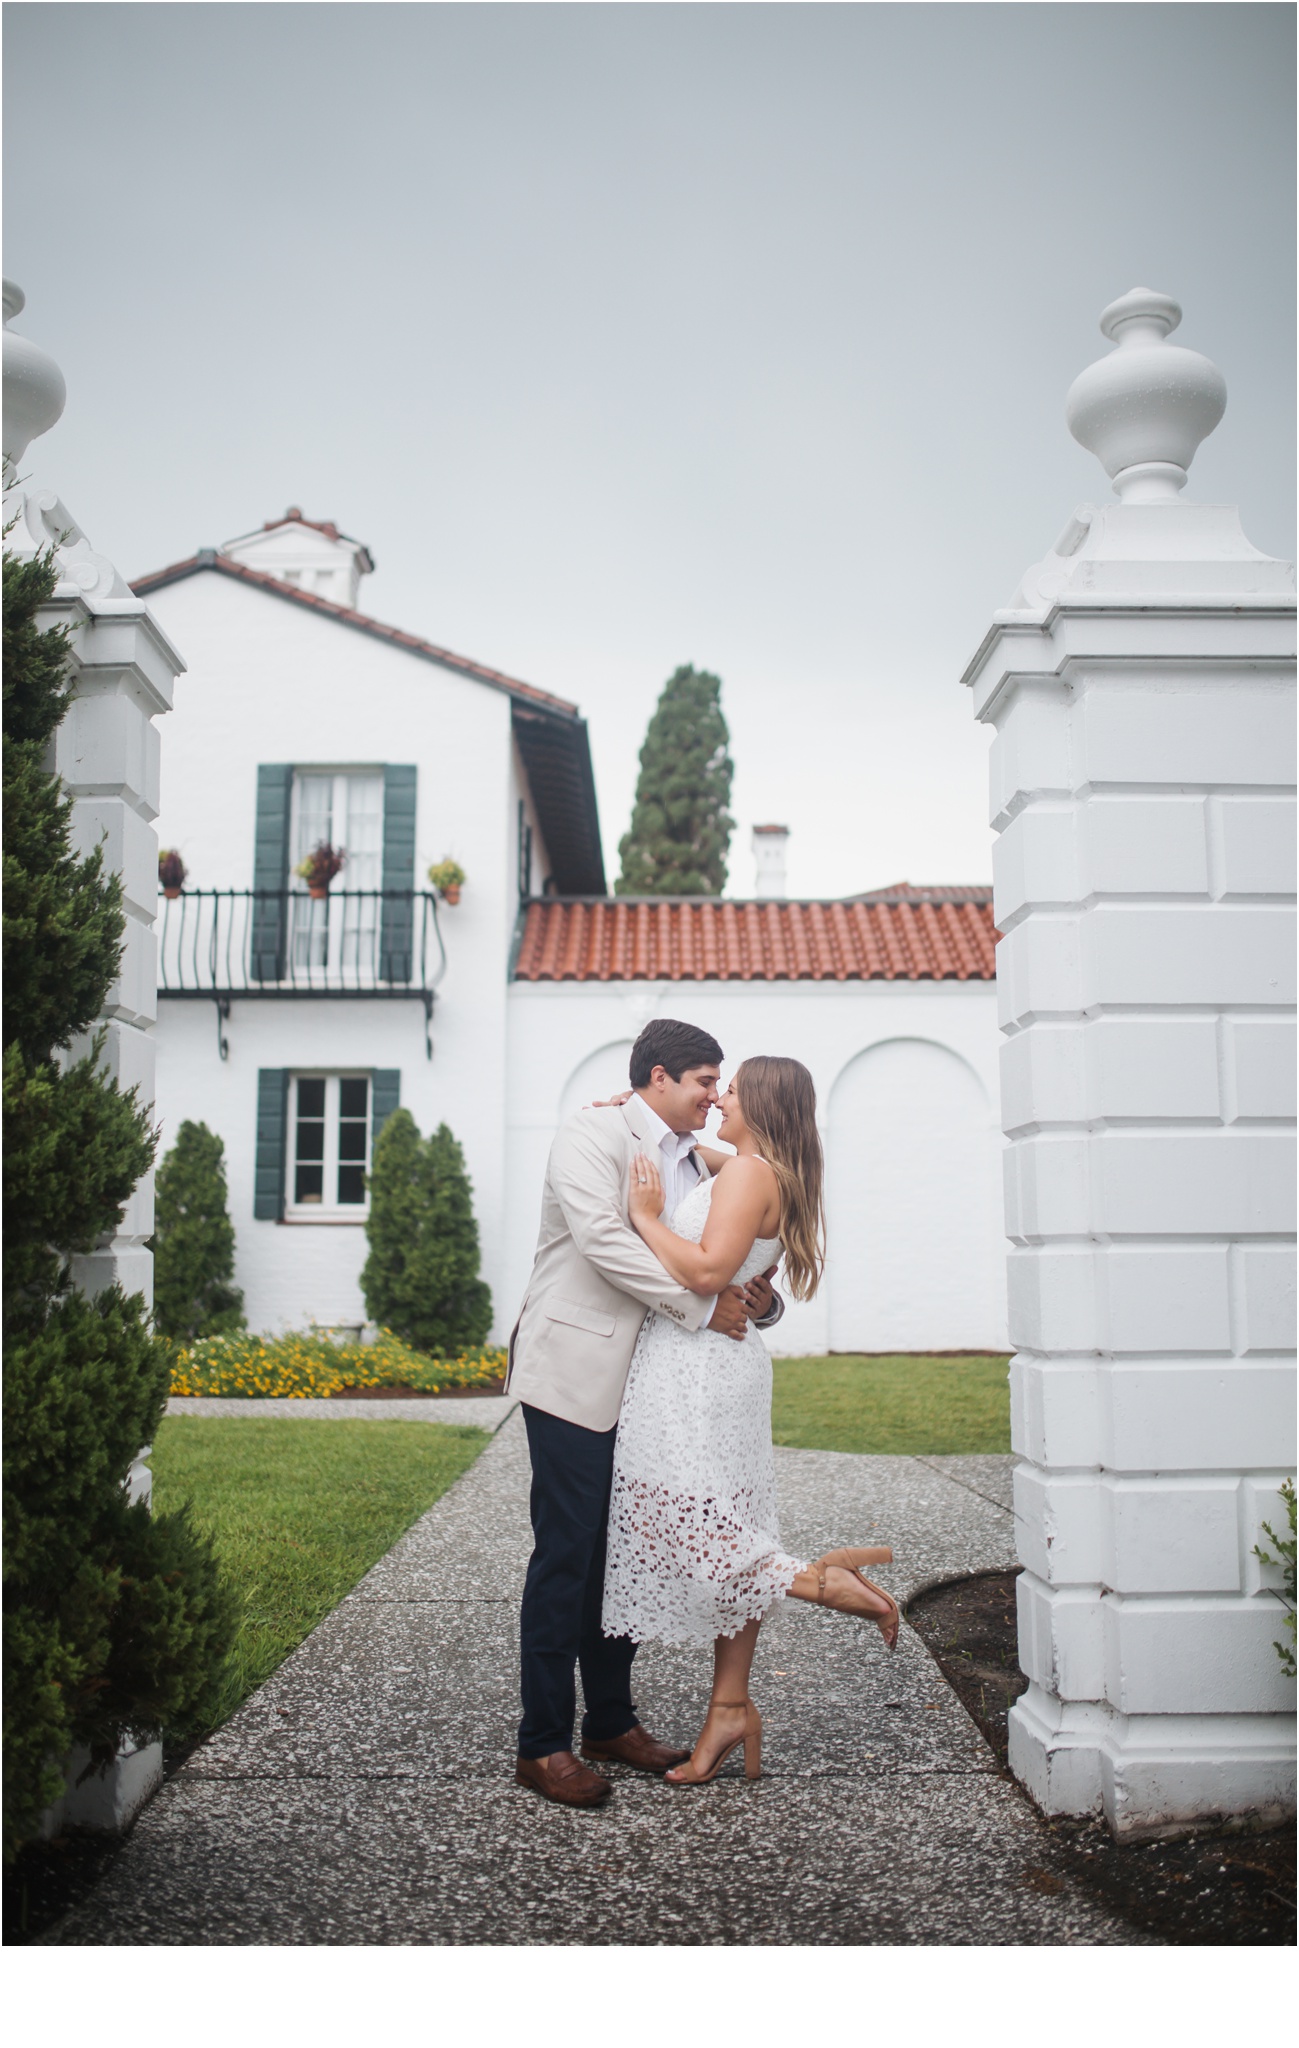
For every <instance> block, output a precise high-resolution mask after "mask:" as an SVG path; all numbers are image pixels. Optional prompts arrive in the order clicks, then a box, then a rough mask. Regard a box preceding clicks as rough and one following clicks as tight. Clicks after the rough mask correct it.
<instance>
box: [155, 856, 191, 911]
mask: <svg viewBox="0 0 1299 2048" xmlns="http://www.w3.org/2000/svg"><path fill="white" fill-rule="evenodd" d="M188 873H189V869H188V868H187V867H186V866H185V863H184V861H183V860H182V859H181V857H180V855H179V853H178V852H177V850H176V848H175V847H174V846H164V847H163V848H162V849H161V850H160V851H159V854H158V885H159V887H160V888H161V890H162V893H163V895H164V896H165V897H166V898H167V899H168V901H169V902H173V903H174V902H175V900H176V898H177V897H178V896H179V894H180V892H181V890H182V889H183V888H184V886H185V877H186V875H187V874H188Z"/></svg>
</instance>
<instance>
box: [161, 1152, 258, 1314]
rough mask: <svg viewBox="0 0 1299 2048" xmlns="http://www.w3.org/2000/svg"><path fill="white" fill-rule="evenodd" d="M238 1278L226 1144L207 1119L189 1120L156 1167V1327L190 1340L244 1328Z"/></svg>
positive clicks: (241, 1297) (242, 1303) (241, 1296)
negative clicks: (227, 1173) (205, 1120)
mask: <svg viewBox="0 0 1299 2048" xmlns="http://www.w3.org/2000/svg"><path fill="white" fill-rule="evenodd" d="M234 1277H235V1228H234V1225H233V1223H232V1222H231V1221H230V1209H229V1201H228V1195H227V1190H226V1167H225V1146H224V1145H223V1144H222V1142H221V1140H220V1138H218V1136H217V1134H216V1132H215V1131H210V1130H209V1129H208V1127H207V1125H206V1124H195V1123H189V1122H185V1123H183V1124H182V1125H181V1127H180V1129H179V1130H178V1131H177V1133H176V1143H175V1144H174V1145H173V1146H172V1149H171V1151H170V1152H169V1153H168V1154H167V1156H166V1158H165V1159H164V1160H163V1162H162V1164H161V1166H160V1167H159V1168H158V1181H157V1187H156V1190H155V1197H154V1237H153V1323H154V1328H155V1329H156V1330H158V1331H159V1332H160V1333H161V1335H162V1336H164V1337H174V1338H175V1339H177V1341H178V1342H180V1343H186V1344H192V1343H194V1342H195V1341H196V1339H197V1338H199V1337H220V1336H224V1335H226V1334H227V1333H228V1332H230V1331H233V1330H242V1329H243V1327H244V1298H243V1295H242V1293H241V1292H240V1290H239V1288H237V1287H236V1286H235V1285H234Z"/></svg>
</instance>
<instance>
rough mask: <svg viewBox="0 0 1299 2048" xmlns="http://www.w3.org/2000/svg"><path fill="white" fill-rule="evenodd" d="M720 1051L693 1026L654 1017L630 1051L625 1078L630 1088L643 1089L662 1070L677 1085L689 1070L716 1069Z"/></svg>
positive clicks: (719, 1064)
mask: <svg viewBox="0 0 1299 2048" xmlns="http://www.w3.org/2000/svg"><path fill="white" fill-rule="evenodd" d="M721 1064H722V1048H721V1046H720V1045H719V1044H718V1043H717V1040H716V1039H715V1038H711V1037H710V1036H709V1034H708V1033H707V1032H706V1031H700V1030H699V1029H698V1027H697V1026H696V1025H694V1024H678V1023H677V1021H676V1018H675V1017H655V1019H654V1020H653V1022H652V1023H650V1024H647V1025H646V1026H645V1029H644V1030H643V1031H642V1032H641V1035H640V1037H639V1038H638V1039H637V1040H636V1043H635V1045H634V1046H633V1047H632V1049H631V1064H630V1071H629V1078H630V1081H631V1085H632V1087H633V1088H644V1087H645V1086H646V1085H647V1083H648V1081H649V1077H650V1075H651V1074H652V1073H653V1071H654V1069H655V1067H666V1068H667V1070H668V1072H669V1074H671V1076H672V1079H673V1080H674V1081H679V1080H680V1079H681V1076H682V1075H683V1074H684V1073H687V1072H688V1071H689V1069H690V1068H691V1067H720V1066H721Z"/></svg>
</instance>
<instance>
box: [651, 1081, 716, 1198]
mask: <svg viewBox="0 0 1299 2048" xmlns="http://www.w3.org/2000/svg"><path fill="white" fill-rule="evenodd" d="M640 1099H641V1101H642V1103H644V1106H645V1115H646V1118H647V1119H648V1122H649V1127H650V1130H651V1132H652V1134H653V1139H654V1144H655V1146H656V1147H657V1157H656V1159H655V1162H654V1163H655V1165H656V1166H657V1167H658V1170H659V1179H660V1180H661V1181H662V1183H663V1221H664V1222H665V1223H670V1222H671V1220H672V1212H673V1210H674V1209H675V1208H676V1207H677V1206H678V1204H679V1203H680V1202H682V1201H684V1200H685V1197H686V1196H687V1195H688V1194H689V1193H690V1191H691V1189H692V1188H697V1187H698V1185H699V1183H700V1181H701V1180H703V1179H704V1178H705V1177H706V1175H707V1172H708V1169H707V1167H706V1166H705V1165H704V1163H703V1161H702V1159H696V1160H694V1161H693V1162H692V1163H691V1164H689V1165H687V1163H686V1162H687V1161H688V1160H689V1159H690V1155H691V1153H692V1152H693V1151H694V1149H695V1147H696V1145H697V1144H698V1143H699V1139H698V1137H697V1136H696V1135H695V1133H694V1132H693V1131H673V1130H669V1129H668V1126H667V1125H666V1124H665V1123H664V1121H663V1119H662V1117H661V1116H660V1115H659V1114H658V1112H657V1110H653V1109H651V1108H650V1106H649V1104H648V1102H646V1101H645V1097H644V1096H643V1095H642V1096H641V1098H640Z"/></svg>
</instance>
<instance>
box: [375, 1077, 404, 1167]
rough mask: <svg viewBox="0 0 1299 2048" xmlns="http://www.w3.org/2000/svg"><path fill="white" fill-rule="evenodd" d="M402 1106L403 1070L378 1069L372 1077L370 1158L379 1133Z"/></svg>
mask: <svg viewBox="0 0 1299 2048" xmlns="http://www.w3.org/2000/svg"><path fill="white" fill-rule="evenodd" d="M400 1104H401V1068H400V1067H376V1068H375V1070H374V1072H373V1074H371V1076H370V1157H371V1159H373V1158H374V1148H375V1146H376V1145H377V1144H378V1142H379V1133H380V1131H381V1130H382V1129H383V1127H384V1125H385V1124H386V1123H387V1121H388V1118H389V1117H390V1116H391V1115H392V1113H393V1111H394V1109H397V1108H399V1107H400Z"/></svg>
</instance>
